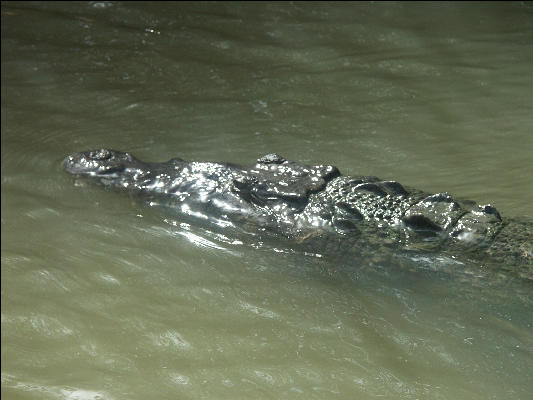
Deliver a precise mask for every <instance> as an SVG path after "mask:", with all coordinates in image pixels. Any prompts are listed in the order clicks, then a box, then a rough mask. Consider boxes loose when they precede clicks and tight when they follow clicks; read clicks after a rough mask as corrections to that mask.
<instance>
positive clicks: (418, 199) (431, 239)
mask: <svg viewBox="0 0 533 400" xmlns="http://www.w3.org/2000/svg"><path fill="white" fill-rule="evenodd" d="M63 167H64V168H65V170H66V171H67V172H69V173H71V174H73V175H74V176H76V177H77V178H79V179H87V180H88V181H90V182H93V183H96V184H98V185H101V186H103V187H105V188H108V189H115V190H120V191H124V192H128V193H130V194H133V195H135V196H136V197H138V198H139V199H140V200H141V202H142V203H144V204H147V205H148V206H151V207H154V208H156V209H160V210H162V211H163V215H169V217H168V218H165V217H163V218H164V219H165V220H166V221H167V222H169V223H171V224H173V225H175V226H179V227H180V229H181V232H182V234H183V235H185V236H187V235H189V237H192V236H190V235H193V233H191V232H190V231H189V230H188V226H200V227H202V228H203V230H202V232H203V233H202V235H200V236H199V237H200V238H201V237H203V238H204V239H203V240H207V242H204V243H208V242H209V243H211V245H212V246H216V245H213V243H217V242H222V243H225V244H226V245H230V246H231V245H236V244H241V243H251V244H253V245H256V246H259V247H260V246H261V245H263V244H267V246H266V247H268V248H274V249H279V248H281V249H283V250H282V251H284V252H299V253H303V254H306V255H310V256H314V257H317V258H324V257H326V258H328V259H335V260H340V261H342V260H345V259H350V260H352V262H353V261H354V260H356V259H357V260H359V261H360V262H359V265H383V264H391V263H392V264H394V265H397V266H400V267H401V268H404V269H407V270H410V269H415V270H432V271H440V272H442V271H445V272H447V273H452V274H455V275H463V276H469V275H473V276H491V277H494V276H501V277H508V276H512V277H519V278H524V279H525V280H533V267H532V264H533V222H531V221H528V220H519V219H513V218H508V217H502V216H501V214H500V213H499V212H498V210H496V209H495V208H494V207H493V206H491V205H478V204H477V203H475V202H474V201H470V200H459V199H457V198H454V197H452V196H451V195H450V194H448V193H446V192H443V193H437V194H429V193H425V192H423V191H421V190H417V189H413V188H408V187H404V186H403V185H401V184H400V183H398V182H396V181H387V180H381V179H379V178H377V177H374V176H343V175H341V173H340V172H339V170H338V169H337V168H336V167H334V166H331V165H316V166H308V165H303V164H299V163H297V162H294V161H289V160H286V159H285V158H283V157H281V156H279V155H277V154H268V155H266V156H263V157H261V158H259V159H258V160H257V162H256V163H255V164H254V165H252V166H249V167H242V166H238V165H234V164H228V163H215V162H188V161H185V160H182V159H180V158H174V159H171V160H169V161H167V162H164V163H149V162H143V161H140V160H138V159H137V158H135V157H134V156H133V155H131V154H130V153H127V152H120V151H114V150H107V149H100V150H92V151H86V152H82V153H75V154H72V155H70V156H68V157H67V158H65V160H64V161H63ZM170 216H171V217H170ZM209 238H211V239H212V240H211V239H209ZM201 241H202V240H200V239H197V242H201ZM354 257H355V258H354ZM391 260H392V262H391ZM341 264H346V263H344V262H341ZM472 266H474V267H472ZM491 279H492V278H491Z"/></svg>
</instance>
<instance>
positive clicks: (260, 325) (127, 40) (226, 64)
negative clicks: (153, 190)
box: [1, 2, 533, 400]
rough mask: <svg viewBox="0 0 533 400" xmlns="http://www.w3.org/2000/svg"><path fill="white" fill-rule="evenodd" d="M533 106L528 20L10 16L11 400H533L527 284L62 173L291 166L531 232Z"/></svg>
mask: <svg viewBox="0 0 533 400" xmlns="http://www.w3.org/2000/svg"><path fill="white" fill-rule="evenodd" d="M532 104H533V7H532V6H531V3H505V4H503V3H496V4H493V3H482V4H479V3H477V4H469V3H467V4H463V3H462V2H461V3H444V4H441V3H430V4H424V3H422V4H418V3H416V4H414V3H255V4H246V3H224V4H216V3H199V4H198V3H192V4H189V3H183V4H182V3H179V4H178V3H152V2H150V3H118V2H117V3H115V2H88V3H78V2H76V3H48V2H42V3H24V2H20V3H19V2H13V3H10V2H3V3H2V136H1V138H2V160H1V166H2V219H1V233H2V239H1V240H2V276H1V277H2V283H1V288H2V292H1V300H2V358H1V361H2V364H1V369H2V392H1V394H2V398H5V399H69V400H71V399H80V400H82V399H83V400H87V399H91V400H96V399H106V400H107V399H249V398H254V399H282V398H286V399H312V398H315V399H329V398H339V399H469V400H471V399H484V400H485V399H531V393H533V287H532V285H531V283H528V282H521V281H516V280H515V279H512V278H509V277H507V278H506V277H504V278H502V279H498V280H492V279H490V278H489V279H485V280H480V279H477V276H476V273H475V271H476V270H479V269H482V265H475V263H474V264H473V265H468V266H466V265H465V266H464V267H465V269H469V270H472V271H474V272H473V273H472V274H471V275H468V274H466V276H453V274H452V276H450V274H443V273H440V269H439V266H440V265H443V264H453V262H454V260H452V259H450V258H446V257H440V256H438V255H435V256H432V257H428V258H426V259H420V260H410V261H408V262H412V263H413V264H417V266H416V268H415V269H414V271H404V270H402V271H400V270H398V269H395V268H394V267H395V263H394V262H391V263H389V264H386V263H381V262H378V261H375V260H372V259H370V260H369V259H366V260H365V259H356V258H354V259H353V260H346V259H343V260H342V261H338V260H336V258H335V257H334V255H331V254H330V255H328V254H323V255H322V256H323V257H315V256H310V255H306V254H299V253H298V252H292V251H291V249H290V244H288V243H282V242H280V243H279V244H276V243H274V244H272V245H261V244H260V243H257V242H254V241H253V238H251V239H250V241H249V243H248V242H246V241H243V240H236V239H235V238H233V237H231V236H230V235H228V236H222V235H220V234H215V233H213V232H210V231H209V229H205V228H199V227H195V226H193V225H188V224H187V223H186V222H184V221H180V220H175V219H172V218H171V217H165V216H162V215H160V214H158V213H156V212H153V211H152V210H151V209H150V208H146V207H143V206H142V205H139V204H136V202H135V199H132V198H129V197H127V196H120V195H119V194H116V193H109V192H106V191H103V190H99V189H98V188H95V187H91V186H78V185H76V184H75V183H74V182H73V181H72V179H71V178H70V177H69V176H67V174H65V173H64V172H63V171H62V169H61V165H60V163H61V160H62V159H63V158H64V157H65V156H66V155H67V154H69V153H72V152H77V151H83V150H88V149H93V148H101V147H107V148H114V149H117V150H127V151H131V152H132V153H133V154H135V155H136V156H138V157H139V158H141V159H143V160H148V161H165V160H168V159H169V158H172V157H177V156H179V157H182V158H185V159H191V160H212V161H229V162H235V163H241V164H249V163H252V162H253V161H254V160H255V159H256V158H258V157H260V156H262V155H264V154H267V153H271V152H278V153H281V154H282V155H284V156H285V157H287V158H289V159H294V160H297V161H299V162H302V163H310V164H312V163H317V164H318V163H325V164H334V165H337V166H338V167H339V169H340V170H341V171H342V172H343V173H345V174H354V175H355V174H365V175H376V176H379V177H382V178H384V179H395V180H398V181H399V182H401V183H403V184H406V185H408V186H413V187H417V188H420V189H423V190H426V191H428V192H442V191H448V192H450V193H453V194H454V195H457V196H458V197H463V198H471V199H474V200H476V201H478V202H479V203H482V204H484V203H491V204H493V205H495V206H496V207H497V208H498V210H499V211H500V212H501V213H502V214H503V215H504V216H515V217H519V216H529V217H530V218H531V217H533V207H532V206H531V198H533V185H532V184H531V183H532V177H533V170H532V168H531V159H532V158H531V154H532V150H533V106H532ZM398 257H400V255H398ZM404 264H405V262H404ZM461 267H462V266H461Z"/></svg>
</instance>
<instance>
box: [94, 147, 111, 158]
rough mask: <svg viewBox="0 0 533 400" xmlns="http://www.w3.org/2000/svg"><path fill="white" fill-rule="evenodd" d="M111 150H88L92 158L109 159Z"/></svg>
mask: <svg viewBox="0 0 533 400" xmlns="http://www.w3.org/2000/svg"><path fill="white" fill-rule="evenodd" d="M111 155H112V154H111V152H110V151H109V150H106V149H101V150H94V151H90V152H89V157H90V158H91V159H93V160H109V159H110V158H111Z"/></svg>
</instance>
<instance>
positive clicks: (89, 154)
mask: <svg viewBox="0 0 533 400" xmlns="http://www.w3.org/2000/svg"><path fill="white" fill-rule="evenodd" d="M63 168H64V169H65V171H66V172H68V173H70V174H72V175H74V176H76V177H82V178H88V179H89V180H92V181H95V182H97V183H100V184H102V185H104V186H108V187H109V186H111V187H122V188H128V187H130V186H131V185H132V184H133V183H136V182H139V181H140V180H143V179H144V177H145V176H146V175H147V174H149V172H150V167H149V164H147V163H143V162H142V161H139V160H137V159H136V158H135V157H133V156H132V155H131V154H130V153H127V152H123V151H115V150H108V149H99V150H89V151H84V152H81V153H74V154H71V155H69V156H67V157H66V158H65V159H64V160H63Z"/></svg>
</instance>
